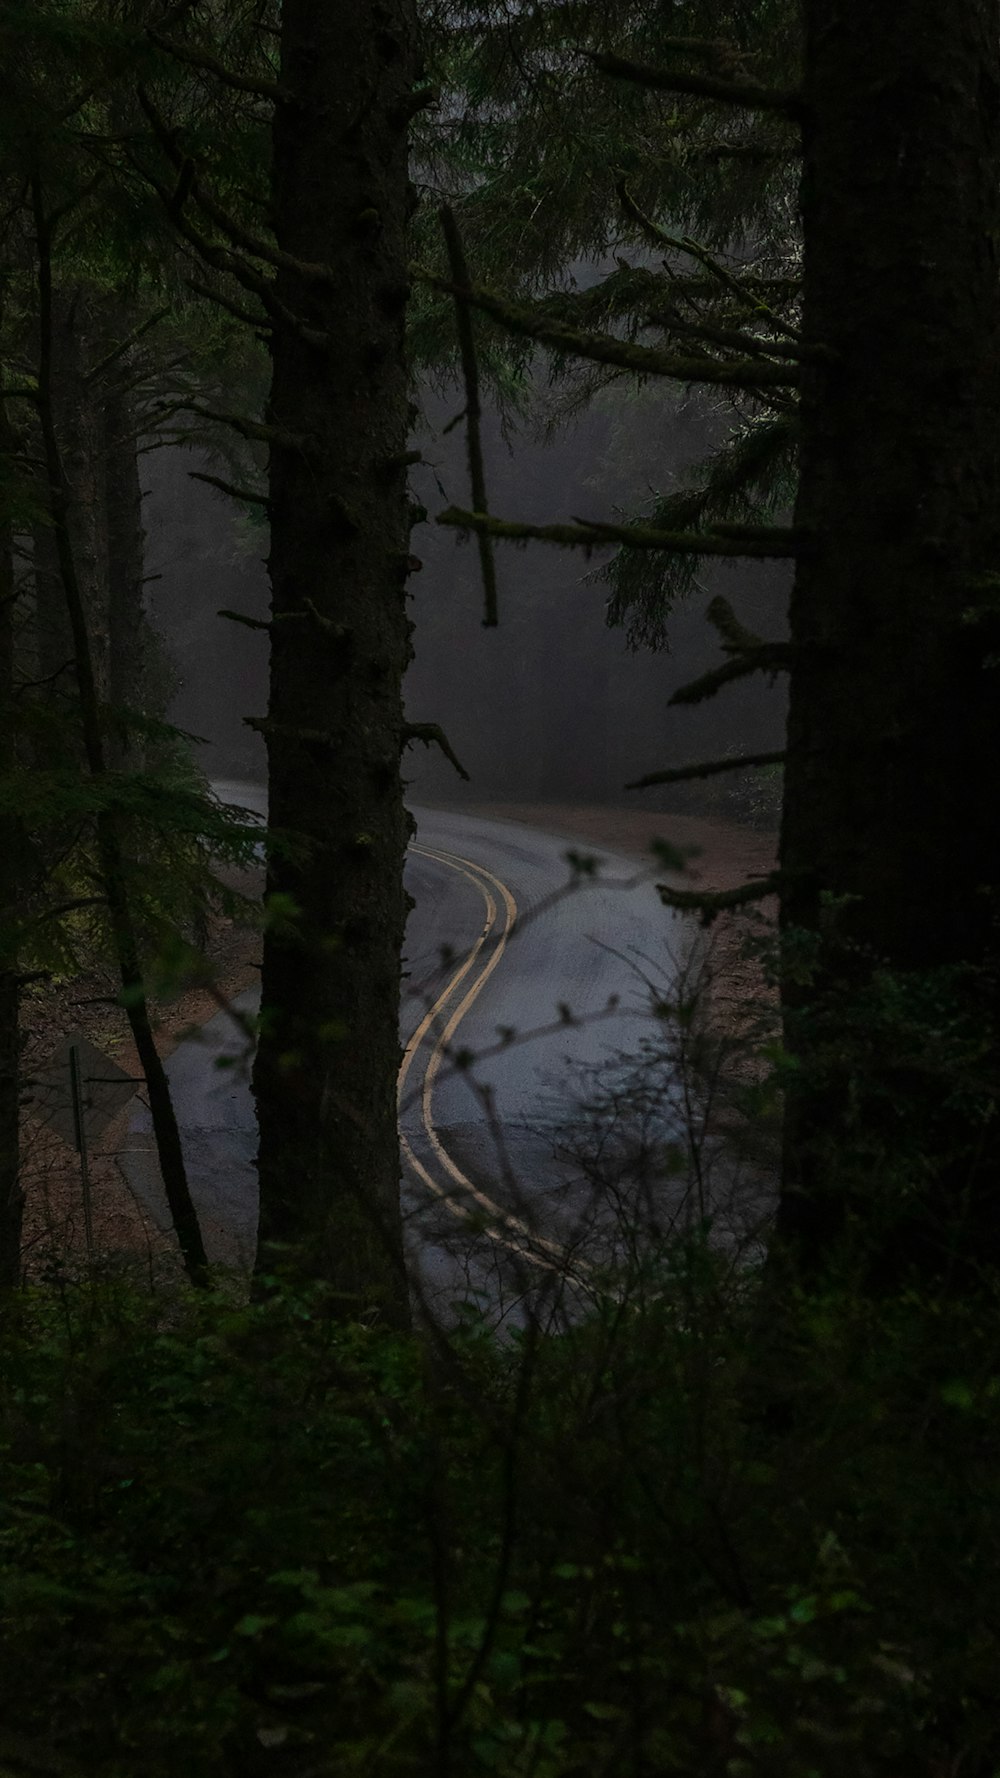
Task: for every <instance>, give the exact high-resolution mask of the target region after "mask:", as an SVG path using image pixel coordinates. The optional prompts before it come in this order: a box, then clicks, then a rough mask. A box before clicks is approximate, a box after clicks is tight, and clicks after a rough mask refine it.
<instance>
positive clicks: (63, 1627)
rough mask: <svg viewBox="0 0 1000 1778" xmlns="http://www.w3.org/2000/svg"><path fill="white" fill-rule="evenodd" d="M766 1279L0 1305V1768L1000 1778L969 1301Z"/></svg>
mask: <svg viewBox="0 0 1000 1778" xmlns="http://www.w3.org/2000/svg"><path fill="white" fill-rule="evenodd" d="M763 1300H764V1299H763V1294H762V1291H761V1289H760V1288H759V1287H758V1286H757V1285H756V1284H754V1283H752V1282H751V1283H748V1282H747V1281H744V1282H743V1283H741V1284H740V1285H739V1286H734V1285H733V1284H732V1282H731V1281H729V1282H728V1283H727V1282H726V1281H725V1279H724V1278H723V1276H722V1274H721V1273H720V1272H719V1270H718V1267H717V1265H716V1263H715V1262H714V1261H713V1260H712V1259H711V1257H710V1255H709V1254H708V1252H707V1251H705V1250H701V1249H698V1248H689V1249H687V1250H686V1251H684V1252H681V1253H679V1254H677V1255H675V1256H674V1257H673V1259H671V1260H670V1262H669V1263H666V1264H664V1266H662V1267H661V1268H660V1269H659V1271H658V1272H657V1273H656V1275H655V1276H653V1277H647V1278H646V1279H645V1280H643V1281H641V1283H639V1282H637V1283H635V1284H634V1285H633V1286H630V1288H629V1290H628V1291H627V1292H625V1293H624V1294H623V1293H622V1292H621V1291H619V1292H618V1294H617V1296H616V1297H611V1296H609V1297H608V1298H607V1300H605V1301H604V1302H603V1303H599V1304H598V1305H597V1306H596V1307H595V1308H594V1309H593V1312H592V1313H591V1315H590V1316H589V1317H588V1318H586V1319H584V1320H581V1321H580V1322H579V1323H578V1324H577V1325H576V1326H575V1327H573V1328H572V1329H571V1330H570V1331H563V1332H561V1333H550V1334H544V1333H538V1334H535V1333H532V1332H526V1333H522V1334H520V1335H518V1336H516V1337H513V1338H508V1339H507V1340H506V1341H505V1342H503V1343H498V1342H497V1341H496V1340H495V1339H494V1338H493V1337H492V1336H491V1335H490V1334H489V1333H488V1332H487V1331H486V1330H485V1329H484V1328H482V1327H481V1326H480V1325H478V1324H477V1323H476V1322H475V1321H469V1322H467V1323H466V1324H465V1325H464V1326H463V1327H462V1328H460V1330H459V1331H458V1332H457V1333H456V1332H452V1333H450V1334H448V1336H447V1337H444V1336H431V1335H427V1336H422V1337H420V1338H417V1337H414V1338H412V1339H402V1338H399V1337H396V1336H393V1337H390V1336H388V1335H383V1334H381V1333H379V1332H377V1331H372V1330H366V1329H364V1328H361V1327H353V1328H345V1327H343V1326H338V1325H336V1324H335V1323H334V1322H333V1321H331V1319H330V1318H328V1317H327V1316H326V1315H325V1313H324V1312H323V1305H322V1303H321V1301H320V1300H319V1299H317V1298H311V1299H310V1298H302V1297H296V1298H291V1297H287V1296H286V1297H280V1298H279V1297H275V1298H272V1299H271V1300H269V1301H266V1302H263V1303H261V1304H256V1305H252V1306H249V1307H247V1306H238V1305H237V1306H234V1305H233V1304H232V1303H231V1302H230V1303H227V1302H225V1301H224V1300H223V1299H222V1298H221V1297H214V1298H211V1299H209V1300H197V1301H196V1300H190V1299H178V1298H176V1297H173V1298H164V1297H162V1296H160V1297H157V1296H155V1295H150V1294H146V1295H143V1294H142V1293H141V1292H139V1291H138V1290H136V1289H135V1288H133V1287H131V1286H128V1285H124V1284H122V1283H121V1282H120V1281H119V1282H104V1283H95V1284H92V1285H89V1286H86V1287H84V1286H80V1285H74V1286H72V1287H69V1286H67V1287H65V1288H62V1287H59V1286H53V1285H51V1284H50V1285H47V1286H46V1287H45V1288H37V1289H34V1290H32V1291H30V1292H28V1293H26V1294H24V1295H23V1296H22V1297H20V1298H19V1299H18V1300H16V1301H15V1302H13V1303H11V1304H9V1305H8V1307H7V1308H6V1310H5V1312H4V1316H5V1319H4V1322H3V1326H2V1331H0V1344H2V1393H0V1471H2V1473H0V1547H2V1581H0V1611H2V1616H0V1672H2V1674H3V1682H2V1703H0V1773H10V1774H21V1773H29V1772H33V1771H52V1772H69V1773H72V1772H75V1771H79V1772H88V1773H89V1772H95V1773H100V1774H105V1775H106V1778H140V1774H141V1775H142V1778H160V1775H161V1774H162V1775H163V1778H166V1775H167V1774H168V1773H169V1774H171V1775H173V1774H177V1773H185V1774H191V1775H192V1778H198V1775H199V1774H216V1773H218V1774H233V1775H234V1778H235V1775H237V1774H239V1775H240V1778H242V1775H244V1774H249V1775H250V1778H253V1775H254V1774H256V1773H274V1774H278V1775H280V1774H285V1773H295V1774H297V1775H301V1778H307V1775H308V1774H317V1775H319V1774H361V1773H366V1774H368V1773H370V1774H378V1775H382V1774H385V1775H388V1778H391V1775H395V1774H397V1773H398V1774H404V1773H406V1774H421V1775H422V1774H426V1775H427V1778H432V1775H433V1778H448V1775H449V1774H450V1775H452V1778H476V1775H477V1774H480V1773H482V1774H489V1773H497V1774H502V1775H503V1778H515V1775H516V1778H576V1775H580V1778H582V1775H587V1778H598V1775H599V1774H608V1775H609V1778H610V1775H612V1774H614V1775H615V1778H617V1775H618V1774H626V1775H633V1774H634V1775H636V1778H638V1775H647V1778H652V1775H659V1774H674V1773H683V1774H699V1775H700V1774H707V1775H711V1774H733V1775H739V1774H754V1775H757V1774H760V1775H761V1778H765V1775H767V1778H770V1775H771V1774H776V1775H785V1774H787V1775H788V1778H809V1775H811V1774H814V1773H815V1774H821V1775H823V1778H826V1775H827V1774H830V1775H831V1778H833V1775H834V1774H841V1773H846V1772H850V1773H852V1774H866V1773H872V1774H880V1775H881V1774H885V1775H887V1778H888V1775H890V1774H891V1775H896V1774H900V1775H902V1774H904V1773H905V1774H911V1773H913V1774H919V1773H926V1774H928V1775H931V1774H936V1775H940V1774H944V1773H958V1772H959V1771H960V1772H961V1774H962V1778H986V1775H991V1774H993V1773H994V1772H996V1771H997V1770H998V1769H1000V1721H998V1712H997V1704H996V1698H997V1674H998V1672H1000V1661H998V1655H1000V1647H998V1631H1000V1624H998V1619H997V1605H996V1602H997V1599H998V1598H1000V1584H998V1583H1000V1512H998V1507H1000V1499H998V1493H1000V1468H998V1465H997V1454H998V1453H997V1441H996V1433H997V1422H998V1415H1000V1352H998V1337H997V1324H996V1317H995V1313H992V1314H991V1313H990V1312H988V1311H987V1310H985V1309H984V1306H983V1304H982V1303H981V1302H980V1303H977V1304H976V1305H975V1307H974V1308H973V1306H971V1305H966V1304H964V1303H963V1302H962V1301H960V1300H947V1299H940V1300H929V1299H921V1298H918V1297H910V1296H905V1295H904V1296H901V1297H899V1298H898V1299H896V1300H893V1301H891V1302H886V1303H883V1304H881V1305H880V1306H879V1308H878V1310H877V1311H876V1310H875V1309H874V1308H872V1307H871V1306H870V1305H868V1306H861V1305H859V1304H857V1303H855V1302H852V1301H851V1300H850V1298H848V1297H847V1296H846V1295H840V1296H838V1295H837V1294H835V1293H831V1294H830V1295H828V1296H827V1297H825V1298H823V1299H822V1300H814V1301H813V1302H812V1303H811V1304H810V1305H809V1306H808V1308H805V1307H803V1308H801V1310H800V1311H799V1312H797V1313H796V1314H795V1315H794V1316H788V1315H782V1316H780V1317H779V1315H778V1313H777V1311H772V1312H765V1311H764V1310H763V1309H762V1302H763ZM779 1320H780V1324H781V1331H780V1333H779Z"/></svg>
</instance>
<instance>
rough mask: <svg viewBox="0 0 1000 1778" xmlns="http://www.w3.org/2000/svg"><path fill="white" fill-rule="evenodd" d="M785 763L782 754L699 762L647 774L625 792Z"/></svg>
mask: <svg viewBox="0 0 1000 1778" xmlns="http://www.w3.org/2000/svg"><path fill="white" fill-rule="evenodd" d="M784 763H785V755H784V752H778V753H743V754H740V755H738V756H737V757H735V758H733V759H707V760H701V761H700V762H699V763H698V764H697V765H692V766H672V767H671V768H670V770H669V771H666V772H647V774H646V776H645V777H644V778H635V779H633V781H632V783H631V784H626V786H625V788H626V790H651V789H652V788H653V786H654V785H656V784H687V783H689V782H690V780H691V779H693V778H715V777H717V776H718V774H719V773H720V772H746V771H751V770H753V768H754V767H755V766H780V765H784Z"/></svg>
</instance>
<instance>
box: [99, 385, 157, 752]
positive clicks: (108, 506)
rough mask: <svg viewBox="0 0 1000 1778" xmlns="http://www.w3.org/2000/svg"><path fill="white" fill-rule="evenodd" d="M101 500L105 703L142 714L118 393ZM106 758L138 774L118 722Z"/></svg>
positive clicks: (132, 743) (128, 412)
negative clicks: (106, 647) (105, 568)
mask: <svg viewBox="0 0 1000 1778" xmlns="http://www.w3.org/2000/svg"><path fill="white" fill-rule="evenodd" d="M104 450H105V465H104V496H105V508H104V517H105V528H106V545H105V547H106V551H107V563H108V643H109V662H108V701H109V703H110V705H111V708H112V711H113V712H121V711H125V710H131V711H137V712H138V713H140V714H149V712H147V711H146V709H145V693H146V636H147V624H146V616H145V611H144V608H143V598H142V586H143V569H144V565H145V533H144V530H143V524H142V488H141V485H140V481H139V458H138V454H137V453H138V439H137V437H136V420H135V414H134V412H133V408H132V403H131V402H130V401H129V399H128V397H127V395H125V394H123V393H122V391H121V390H120V389H112V390H111V391H109V393H108V395H107V396H106V398H105V401H104ZM112 758H113V760H114V763H115V764H117V765H120V766H123V767H124V766H129V767H131V769H132V770H133V771H139V770H141V769H142V764H143V758H144V749H143V745H142V741H141V739H140V738H139V737H138V736H137V735H136V734H135V733H134V731H133V732H132V733H130V732H129V731H128V729H127V727H126V726H125V725H124V724H122V723H120V722H119V725H118V733H117V735H116V736H115V737H114V740H113V748H112Z"/></svg>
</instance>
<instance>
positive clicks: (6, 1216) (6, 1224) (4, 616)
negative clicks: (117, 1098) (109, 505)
mask: <svg viewBox="0 0 1000 1778" xmlns="http://www.w3.org/2000/svg"><path fill="white" fill-rule="evenodd" d="M11 444H12V440H11V435H10V423H9V420H8V416H7V404H6V402H4V401H0V477H2V478H3V479H4V480H6V479H7V476H8V474H9V465H10V456H11ZM5 459H6V460H7V461H6V462H5V461H4V460H5ZM7 492H8V490H6V489H3V488H2V487H0V773H2V774H3V775H4V776H6V775H7V774H8V773H9V772H11V771H12V770H13V769H14V765H15V745H16V739H15V730H14V724H13V710H14V704H13V693H14V601H15V595H16V586H15V577H14V528H13V523H12V520H11V517H10V514H9V509H8V508H7V500H6V499H5V497H4V496H5V494H6V493H7ZM22 851H23V835H22V833H21V831H20V822H19V821H18V819H17V817H16V815H15V816H10V817H8V818H7V819H5V821H4V823H3V832H2V833H0V925H2V926H3V927H4V928H5V930H4V931H3V933H2V934H0V1292H2V1291H5V1290H9V1289H10V1288H11V1287H12V1286H13V1285H16V1284H17V1283H18V1282H19V1281H20V1276H21V1221H22V1212H23V1204H24V1198H23V1194H22V1191H21V1150H20V1115H21V1112H20V1098H21V1094H20V1075H21V1025H20V986H21V984H20V977H19V974H18V964H17V957H16V955H15V954H11V952H10V950H9V940H10V931H11V927H12V925H13V923H14V913H15V909H16V907H17V904H18V898H19V895H20V893H21V884H20V882H19V875H20V871H19V861H20V859H21V856H22Z"/></svg>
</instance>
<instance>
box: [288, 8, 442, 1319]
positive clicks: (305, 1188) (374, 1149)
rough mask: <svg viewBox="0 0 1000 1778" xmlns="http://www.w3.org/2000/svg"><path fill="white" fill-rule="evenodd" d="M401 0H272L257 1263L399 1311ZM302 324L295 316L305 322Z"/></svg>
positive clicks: (403, 834) (349, 1307)
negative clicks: (268, 909) (276, 302)
mask: <svg viewBox="0 0 1000 1778" xmlns="http://www.w3.org/2000/svg"><path fill="white" fill-rule="evenodd" d="M416 72H417V59H416V26H415V20H414V12H413V7H412V4H411V0H381V3H373V0H342V3H341V4H340V5H338V6H337V7H331V6H330V5H329V4H328V0H285V4H284V5H283V7H282V42H281V83H282V87H283V88H284V90H285V92H286V93H287V94H288V95H289V96H288V99H287V100H285V101H284V102H282V101H279V103H278V107H277V117H276V122H275V132H274V222H275V230H276V234H277V239H278V246H279V248H280V250H281V253H282V255H283V256H285V257H284V258H283V261H282V270H281V271H280V272H279V274H278V296H279V297H280V300H281V302H282V303H283V305H284V307H285V309H286V310H287V311H289V312H290V313H291V314H292V315H293V316H294V317H295V318H296V322H295V324H294V325H288V326H279V327H277V328H276V330H275V334H274V344H273V384H272V395H271V407H270V416H269V417H270V422H271V425H272V427H273V428H274V436H273V438H272V443H271V471H270V501H271V538H272V541H271V557H270V569H271V581H272V613H273V624H272V631H271V694H270V705H269V713H268V718H267V721H266V723H264V724H263V725H262V726H263V729H264V733H265V737H266V740H267V746H268V756H269V767H270V780H269V781H270V792H269V795H270V822H271V827H272V829H273V830H275V831H276V832H279V833H285V834H287V835H288V836H289V844H288V845H287V846H281V847H275V848H274V849H273V850H272V851H271V854H270V860H269V866H268V893H269V895H270V896H271V897H273V898H276V899H275V908H276V910H277V911H276V913H275V917H274V918H273V919H272V921H271V924H270V926H269V927H268V930H267V933H266V935H265V941H264V964H263V1012H262V1024H261V1035H260V1046H259V1049H258V1054H257V1062H256V1067H255V1071H254V1090H255V1093H256V1097H257V1109H258V1118H259V1124H260V1159H259V1167H260V1196H261V1253H260V1262H259V1263H260V1265H261V1266H262V1267H263V1268H265V1269H267V1268H269V1267H270V1266H272V1265H273V1264H274V1263H275V1262H276V1260H280V1258H281V1256H282V1255H284V1257H285V1259H286V1260H287V1261H289V1262H290V1263H291V1264H293V1266H294V1267H295V1268H296V1269H298V1270H299V1271H301V1272H304V1273H305V1274H306V1275H312V1276H314V1277H318V1278H322V1279H325V1280H327V1281H328V1282H329V1283H330V1284H331V1286H332V1287H333V1289H334V1291H335V1293H338V1294H339V1295H340V1296H341V1298H342V1301H343V1305H344V1312H345V1313H347V1314H356V1313H359V1312H366V1311H369V1310H371V1309H373V1308H376V1307H377V1308H378V1309H379V1310H380V1311H381V1312H382V1314H383V1315H384V1316H385V1317H386V1318H387V1319H390V1320H394V1321H396V1322H400V1321H402V1320H404V1319H405V1316H406V1300H407V1299H406V1287H405V1279H404V1273H403V1265H402V1243H401V1230H400V1213H399V1149H398V1136H397V1129H396V1106H395V1078H396V1072H397V1067H398V1061H399V1028H398V1019H399V982H400V951H401V945H402V937H403V926H404V920H405V909H406V904H405V897H404V890H403V882H402V870H403V859H404V854H405V848H406V840H407V818H406V815H405V811H404V808H403V800H402V788H401V781H400V746H401V739H402V706H401V679H402V673H403V669H404V666H405V664H406V661H407V659H408V655H409V631H410V625H409V621H408V619H407V615H406V608H405V579H406V573H407V544H408V526H407V506H406V466H405V461H404V453H405V450H406V441H407V421H408V392H407V378H406V367H405V363H404V347H403V318H404V309H405V303H406V296H407V280H406V246H405V240H406V219H407V209H408V204H409V186H408V179H407V117H408V110H407V101H408V98H409V96H410V93H411V90H412V87H413V84H414V79H415V76H416ZM307 335H308V337H306V336H307Z"/></svg>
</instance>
